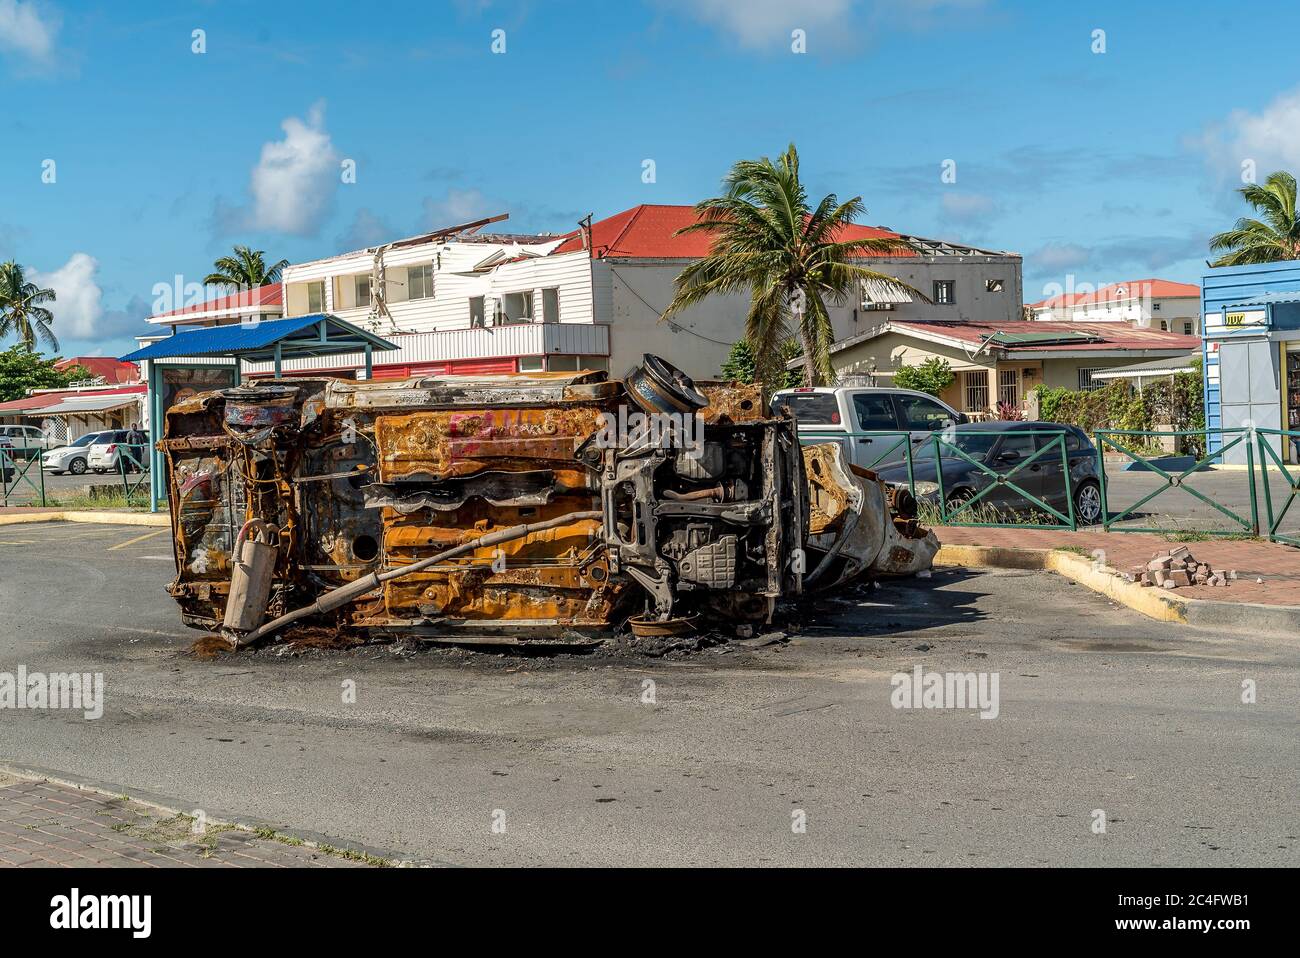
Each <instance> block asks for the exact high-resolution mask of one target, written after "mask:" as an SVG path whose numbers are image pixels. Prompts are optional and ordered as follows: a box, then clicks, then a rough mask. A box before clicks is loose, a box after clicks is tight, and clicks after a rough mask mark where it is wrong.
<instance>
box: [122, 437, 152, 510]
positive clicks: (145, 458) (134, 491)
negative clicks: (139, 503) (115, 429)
mask: <svg viewBox="0 0 1300 958" xmlns="http://www.w3.org/2000/svg"><path fill="white" fill-rule="evenodd" d="M151 459H152V457H151V456H150V455H149V446H148V444H147V443H125V442H119V443H117V473H118V475H119V476H120V477H121V479H122V494H123V495H124V496H125V497H126V501H127V502H128V503H129V502H131V501H133V500H135V499H141V500H145V501H147V500H148V499H149V494H150V490H149V465H150V461H151ZM133 476H135V477H136V478H134V479H133V478H132V477H133Z"/></svg>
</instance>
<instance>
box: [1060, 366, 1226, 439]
mask: <svg viewBox="0 0 1300 958" xmlns="http://www.w3.org/2000/svg"><path fill="white" fill-rule="evenodd" d="M1201 389H1202V383H1201V374H1200V372H1199V370H1198V371H1197V372H1194V373H1178V374H1176V375H1174V376H1171V377H1169V378H1167V379H1160V380H1157V381H1156V382H1154V383H1150V384H1149V385H1147V386H1145V387H1143V390H1142V392H1141V393H1140V394H1139V393H1138V392H1137V390H1135V389H1134V388H1133V387H1132V386H1130V385H1129V384H1128V383H1126V382H1125V381H1123V380H1121V379H1114V380H1111V381H1110V382H1109V383H1107V384H1106V385H1105V386H1103V387H1102V388H1100V389H1094V390H1091V391H1087V392H1085V391H1082V390H1077V389H1064V388H1060V387H1052V386H1039V387H1038V418H1040V419H1042V420H1044V421H1046V422H1059V423H1063V424H1065V425H1070V426H1078V427H1079V428H1080V429H1082V430H1083V431H1084V432H1086V433H1088V434H1089V435H1093V434H1094V433H1096V432H1097V430H1099V429H1117V430H1136V431H1140V432H1147V431H1150V430H1152V429H1153V428H1155V426H1156V425H1161V426H1165V425H1172V427H1173V429H1174V430H1176V431H1179V432H1181V431H1187V430H1191V431H1194V430H1198V429H1204V428H1205V406H1204V402H1203V398H1202V394H1201ZM1124 445H1125V446H1128V447H1129V448H1130V449H1132V450H1133V451H1135V452H1138V453H1143V454H1146V453H1156V452H1158V451H1159V447H1158V445H1157V442H1156V440H1155V439H1154V438H1153V439H1150V440H1147V441H1143V440H1139V439H1137V438H1136V437H1134V439H1133V441H1131V442H1125V443H1124ZM1180 445H1181V447H1182V449H1183V451H1185V452H1186V453H1188V454H1189V455H1193V456H1196V457H1198V458H1199V457H1200V456H1202V455H1204V454H1205V441H1204V437H1202V436H1185V437H1182V441H1181V443H1180Z"/></svg>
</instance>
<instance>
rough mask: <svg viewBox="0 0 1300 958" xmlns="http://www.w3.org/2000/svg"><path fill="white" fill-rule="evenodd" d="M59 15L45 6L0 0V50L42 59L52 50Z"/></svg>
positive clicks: (21, 0)
mask: <svg viewBox="0 0 1300 958" xmlns="http://www.w3.org/2000/svg"><path fill="white" fill-rule="evenodd" d="M59 26H60V19H59V15H58V13H57V12H56V11H54V10H53V9H51V8H49V7H47V6H44V5H42V6H39V7H38V6H37V5H36V3H35V2H31V0H29V2H23V0H0V50H2V51H4V52H6V53H17V54H19V55H20V56H23V57H26V58H28V59H30V60H33V61H36V62H37V63H46V62H48V61H49V59H50V55H51V54H52V53H53V52H54V38H55V37H56V36H57V35H58V32H59Z"/></svg>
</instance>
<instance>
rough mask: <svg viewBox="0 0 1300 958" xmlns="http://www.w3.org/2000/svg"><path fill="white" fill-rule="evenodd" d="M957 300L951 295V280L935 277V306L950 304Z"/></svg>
mask: <svg viewBox="0 0 1300 958" xmlns="http://www.w3.org/2000/svg"><path fill="white" fill-rule="evenodd" d="M956 301H957V299H956V297H955V296H954V295H953V281H952V280H950V279H936V280H935V281H934V302H935V305H937V306H951V305H952V304H953V303H955V302H956Z"/></svg>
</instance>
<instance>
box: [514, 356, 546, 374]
mask: <svg viewBox="0 0 1300 958" xmlns="http://www.w3.org/2000/svg"><path fill="white" fill-rule="evenodd" d="M543 365H544V364H543V362H542V357H541V356H520V357H519V371H520V372H521V373H540V372H541V371H542V366H543Z"/></svg>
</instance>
